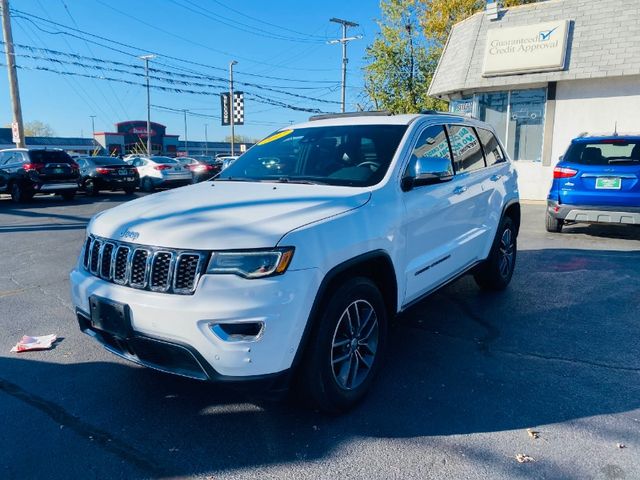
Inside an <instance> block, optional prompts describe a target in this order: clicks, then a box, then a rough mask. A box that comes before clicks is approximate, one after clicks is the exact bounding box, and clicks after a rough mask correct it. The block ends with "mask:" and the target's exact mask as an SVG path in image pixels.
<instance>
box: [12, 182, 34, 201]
mask: <svg viewBox="0 0 640 480" xmlns="http://www.w3.org/2000/svg"><path fill="white" fill-rule="evenodd" d="M32 198H33V192H31V191H29V190H27V189H26V188H24V187H23V186H22V185H21V184H20V182H14V183H12V184H11V200H13V201H14V202H15V203H24V202H28V201H29V200H31V199H32Z"/></svg>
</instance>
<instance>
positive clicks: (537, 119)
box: [507, 88, 547, 162]
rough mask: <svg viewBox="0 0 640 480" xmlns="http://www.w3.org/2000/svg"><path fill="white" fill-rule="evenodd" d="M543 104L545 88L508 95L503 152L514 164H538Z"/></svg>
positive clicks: (544, 101) (545, 95)
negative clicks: (519, 161)
mask: <svg viewBox="0 0 640 480" xmlns="http://www.w3.org/2000/svg"><path fill="white" fill-rule="evenodd" d="M546 101H547V91H546V89H545V88H535V89H531V90H514V91H512V92H511V95H510V98H509V124H508V127H507V150H508V152H509V154H510V155H511V158H513V159H514V160H533V161H536V162H539V161H541V160H542V140H543V135H544V110H545V104H546Z"/></svg>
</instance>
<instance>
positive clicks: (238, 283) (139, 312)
mask: <svg viewBox="0 0 640 480" xmlns="http://www.w3.org/2000/svg"><path fill="white" fill-rule="evenodd" d="M319 283H320V279H319V274H318V271H317V269H309V270H299V271H288V272H287V273H286V274H284V275H282V276H279V277H272V278H267V279H259V280H247V279H243V278H240V277H237V276H234V275H203V276H202V277H201V278H200V281H199V284H198V287H197V288H196V291H195V293H194V294H193V295H174V294H166V293H157V292H150V291H143V290H137V289H134V288H131V287H126V286H120V285H115V284H112V283H109V282H106V281H104V280H102V279H100V278H98V277H95V276H93V275H91V274H90V273H88V272H86V271H84V270H82V269H76V270H74V271H73V272H71V295H72V300H73V303H74V305H75V307H76V312H77V314H78V321H79V323H80V327H81V329H82V330H83V331H84V332H85V333H88V334H89V335H91V336H92V337H94V338H95V339H96V340H98V341H99V342H100V343H102V344H103V345H104V346H105V347H106V348H107V349H108V350H110V351H111V352H113V353H115V354H117V355H120V356H121V357H123V358H126V359H128V360H132V361H134V362H137V363H140V364H143V365H146V366H149V367H152V368H156V369H159V370H163V371H166V372H170V373H175V374H178V375H183V376H188V377H191V378H198V379H201V380H250V379H252V378H260V377H264V376H268V375H272V374H277V373H280V372H284V371H286V370H288V369H289V368H290V367H291V366H292V362H293V359H294V357H295V355H296V352H297V349H298V346H299V344H300V340H301V338H302V334H303V331H304V328H305V326H306V323H307V319H308V317H309V313H310V311H311V306H312V304H313V301H314V299H315V292H316V291H317V287H318V285H319ZM314 286H315V288H314ZM91 296H97V297H101V298H106V299H109V300H112V301H115V302H119V303H122V304H125V305H128V307H129V311H130V320H131V327H132V335H131V336H130V337H129V338H126V339H120V338H115V337H113V336H112V335H110V334H107V333H105V332H101V331H100V330H97V329H95V328H93V327H92V326H91V323H90V320H89V317H90V315H89V314H88V312H90V311H91V310H90V305H89V297H91ZM255 322H259V323H262V325H263V329H262V332H261V334H260V335H258V336H257V337H256V338H255V339H252V340H237V339H233V338H228V337H227V338H223V337H224V336H221V335H219V334H218V333H215V332H214V329H213V328H212V327H213V326H215V325H217V324H218V325H219V324H240V323H255Z"/></svg>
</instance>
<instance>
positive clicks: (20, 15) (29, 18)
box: [11, 8, 335, 84]
mask: <svg viewBox="0 0 640 480" xmlns="http://www.w3.org/2000/svg"><path fill="white" fill-rule="evenodd" d="M11 11H12V12H15V13H17V14H18V15H16V14H13V15H12V17H13V18H22V19H24V20H27V21H29V22H31V23H33V25H35V26H36V27H37V28H38V29H39V30H41V31H42V32H45V33H48V34H50V35H67V36H70V37H73V38H76V39H78V40H82V41H87V42H89V43H92V44H94V45H98V46H100V47H103V48H106V49H109V50H112V51H114V52H118V53H121V54H123V55H127V56H131V57H137V56H138V55H139V54H140V53H141V52H151V53H153V54H154V55H158V56H160V57H163V58H166V59H170V60H173V61H177V62H180V63H185V64H188V65H195V66H198V67H203V68H208V69H212V70H218V71H224V72H226V69H225V68H222V67H216V66H214V65H208V64H205V63H200V62H195V61H192V60H185V59H183V58H178V57H174V56H171V55H167V54H164V53H161V52H157V51H153V50H149V49H145V50H143V49H141V48H139V47H134V46H132V45H128V44H126V43H122V42H119V41H117V40H112V39H109V38H107V37H103V36H101V35H97V34H94V33H90V32H86V31H84V30H80V29H77V28H73V27H70V26H68V25H64V24H61V23H58V22H54V21H53V20H47V19H46V18H42V17H40V16H38V15H35V14H33V13H28V12H23V11H21V10H17V9H15V8H11ZM25 15H26V16H25ZM33 18H35V19H37V20H39V21H42V22H45V23H49V24H52V25H56V26H57V27H61V28H65V29H68V30H71V31H75V32H78V33H81V34H82V35H84V36H79V35H75V34H73V33H70V32H66V31H55V32H52V31H49V30H45V29H44V28H42V26H40V25H38V24H37V23H35V22H34V21H33V20H32V19H33ZM87 36H89V37H93V38H97V39H100V40H102V41H105V42H109V43H112V44H114V45H118V46H121V47H124V48H128V49H131V50H135V52H136V53H131V52H127V51H124V50H120V49H118V48H115V47H113V46H110V45H105V44H103V43H100V42H97V41H95V40H89V39H88V38H86V37H87ZM223 53H225V54H226V52H223ZM229 55H230V54H229ZM156 63H159V62H156ZM161 65H165V66H169V67H172V68H182V69H184V70H185V71H191V72H193V70H187V69H185V68H184V67H177V66H175V65H166V64H161ZM266 65H268V66H274V65H271V64H266ZM299 70H305V69H299ZM236 73H237V74H239V75H246V76H250V77H258V78H262V79H269V80H281V81H288V82H296V83H316V84H317V83H335V81H333V80H308V79H295V78H290V77H276V76H269V75H260V74H255V73H250V72H241V71H238V72H236Z"/></svg>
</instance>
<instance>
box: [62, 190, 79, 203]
mask: <svg viewBox="0 0 640 480" xmlns="http://www.w3.org/2000/svg"><path fill="white" fill-rule="evenodd" d="M60 196H61V197H62V198H63V199H64V200H67V201H69V200H73V199H74V198H75V196H76V191H75V190H71V191H69V192H62V193H61V194H60Z"/></svg>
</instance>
